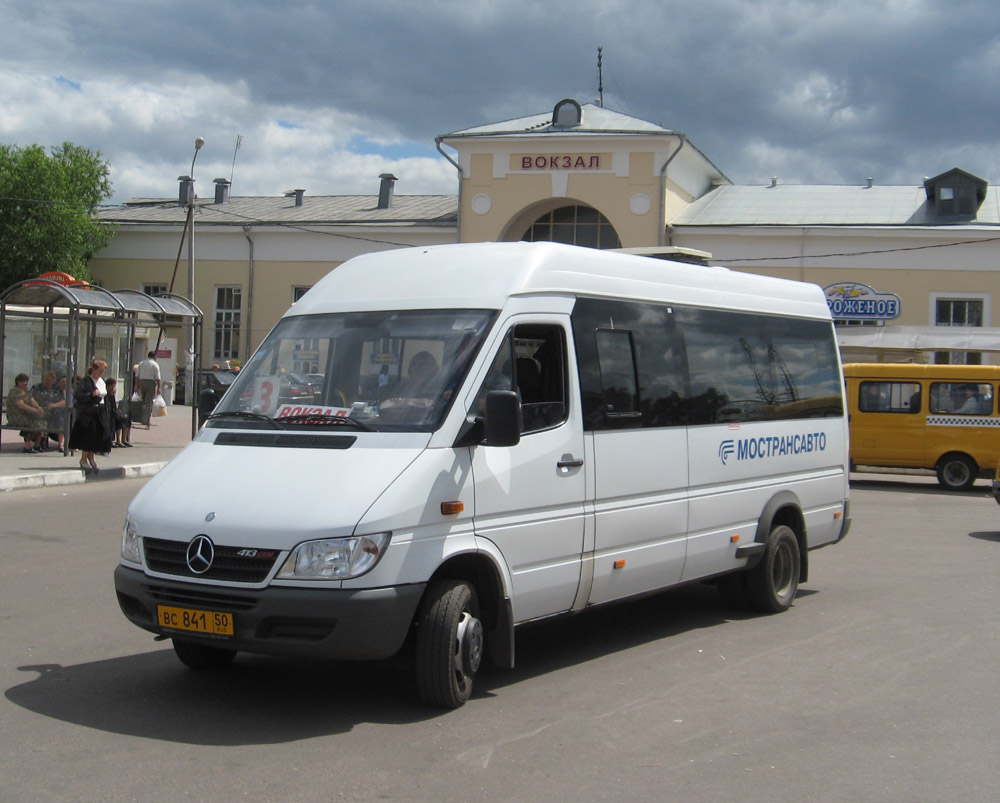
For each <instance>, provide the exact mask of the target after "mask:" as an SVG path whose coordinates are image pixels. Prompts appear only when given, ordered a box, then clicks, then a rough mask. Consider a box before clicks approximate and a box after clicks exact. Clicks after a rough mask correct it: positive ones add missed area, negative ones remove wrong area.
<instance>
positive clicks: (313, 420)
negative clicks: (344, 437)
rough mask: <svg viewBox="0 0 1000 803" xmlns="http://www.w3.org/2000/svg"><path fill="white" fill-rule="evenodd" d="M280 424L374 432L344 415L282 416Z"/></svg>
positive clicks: (363, 423)
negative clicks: (350, 427) (311, 425)
mask: <svg viewBox="0 0 1000 803" xmlns="http://www.w3.org/2000/svg"><path fill="white" fill-rule="evenodd" d="M279 420H280V421H281V423H282V424H341V425H344V426H347V425H348V424H349V425H351V426H352V427H357V428H358V429H360V430H363V431H364V432H375V431H376V430H375V428H374V427H372V426H370V425H368V424H366V423H365V422H364V421H360V420H358V419H357V418H350V417H349V416H346V415H326V414H325V413H317V414H309V413H304V414H302V415H283V416H282V417H281V418H280V419H279Z"/></svg>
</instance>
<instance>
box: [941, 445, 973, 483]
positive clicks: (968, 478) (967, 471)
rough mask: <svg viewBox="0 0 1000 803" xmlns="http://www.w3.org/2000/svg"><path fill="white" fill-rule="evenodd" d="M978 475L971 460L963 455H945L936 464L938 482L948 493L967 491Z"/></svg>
mask: <svg viewBox="0 0 1000 803" xmlns="http://www.w3.org/2000/svg"><path fill="white" fill-rule="evenodd" d="M978 473H979V469H978V468H977V467H976V464H975V463H974V462H972V458H970V457H966V456H965V455H964V454H957V453H956V454H946V455H945V456H944V457H942V458H941V460H940V461H939V462H938V464H937V478H938V482H939V483H941V485H942V486H943V487H945V488H947V489H948V490H949V491H967V490H968V489H969V488H971V487H972V485H973V483H974V482H975V481H976V476H977V474H978Z"/></svg>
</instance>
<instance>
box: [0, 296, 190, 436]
mask: <svg viewBox="0 0 1000 803" xmlns="http://www.w3.org/2000/svg"><path fill="white" fill-rule="evenodd" d="M65 278H66V279H70V278H71V277H65ZM202 319H203V316H202V312H201V310H200V309H198V307H197V306H195V305H194V304H193V303H192V302H191V301H189V300H188V299H186V298H184V297H183V296H179V295H176V294H174V293H162V294H158V295H155V296H152V295H148V294H146V293H143V292H141V291H139V290H131V289H128V290H115V291H110V290H106V289H104V288H103V287H93V286H90V285H88V284H86V283H83V282H64V281H57V280H52V279H47V278H38V279H26V280H24V281H21V282H18V283H16V284H13V285H11V286H10V287H8V288H7V289H6V290H5V291H4V292H3V293H2V294H0V338H2V342H3V349H2V350H0V399H2V400H3V402H4V404H6V398H7V394H8V392H9V390H10V388H12V387H13V386H14V377H15V376H16V375H17V374H19V373H25V374H28V376H29V377H31V381H32V382H37V381H40V380H41V375H42V374H43V373H44V372H45V371H49V370H51V371H54V372H55V373H56V376H57V377H61V376H65V377H67V380H68V381H67V383H66V401H67V404H66V407H65V408H64V410H65V412H64V420H63V429H64V431H65V432H67V434H68V432H69V429H70V416H71V410H70V405H69V403H68V402H69V391H70V390H71V388H72V380H73V377H75V376H79V375H80V374H81V373H82V372H83V371H84V370H86V367H87V366H88V365H89V364H90V361H91V359H94V358H97V359H102V360H105V362H107V363H108V367H109V370H108V376H112V377H116V378H117V379H118V380H119V387H120V388H122V395H123V397H124V398H126V399H128V398H129V397H130V395H131V393H132V366H134V365H136V364H137V363H138V362H139V361H140V360H141V359H142V358H143V357H145V354H144V353H143V354H137V353H136V332H137V330H139V329H142V328H144V329H147V330H148V329H154V328H157V329H159V330H160V331H161V332H162V331H163V330H165V329H167V330H169V329H171V328H174V329H179V330H183V331H186V332H187V334H188V337H187V342H188V344H189V346H188V347H189V348H192V347H193V349H194V354H193V360H191V361H190V362H191V363H192V364H194V365H198V364H199V363H198V355H199V353H200V351H201V346H202ZM197 425H198V423H197V406H196V405H195V404H192V406H191V436H192V437H194V435H195V434H196V433H197ZM65 442H66V446H65V447H64V451H68V449H69V446H68V444H69V438H68V437H67V438H66V439H65Z"/></svg>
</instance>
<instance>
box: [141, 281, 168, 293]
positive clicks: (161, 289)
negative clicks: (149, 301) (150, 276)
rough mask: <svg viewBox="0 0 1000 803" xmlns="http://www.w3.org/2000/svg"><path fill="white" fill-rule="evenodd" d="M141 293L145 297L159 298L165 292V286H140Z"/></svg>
mask: <svg viewBox="0 0 1000 803" xmlns="http://www.w3.org/2000/svg"><path fill="white" fill-rule="evenodd" d="M142 292H144V293H145V294H146V295H147V296H159V295H163V294H164V293H166V292H167V285H165V284H144V285H142Z"/></svg>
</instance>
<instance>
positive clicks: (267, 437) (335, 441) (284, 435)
mask: <svg viewBox="0 0 1000 803" xmlns="http://www.w3.org/2000/svg"><path fill="white" fill-rule="evenodd" d="M356 440H357V438H356V437H355V436H354V435H312V434H308V433H307V434H304V435H296V434H292V433H288V432H220V433H219V435H218V437H216V439H215V445H216V446H270V447H276V448H279V449H280V448H286V449H350V448H351V446H353V445H354V442H355V441H356Z"/></svg>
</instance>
